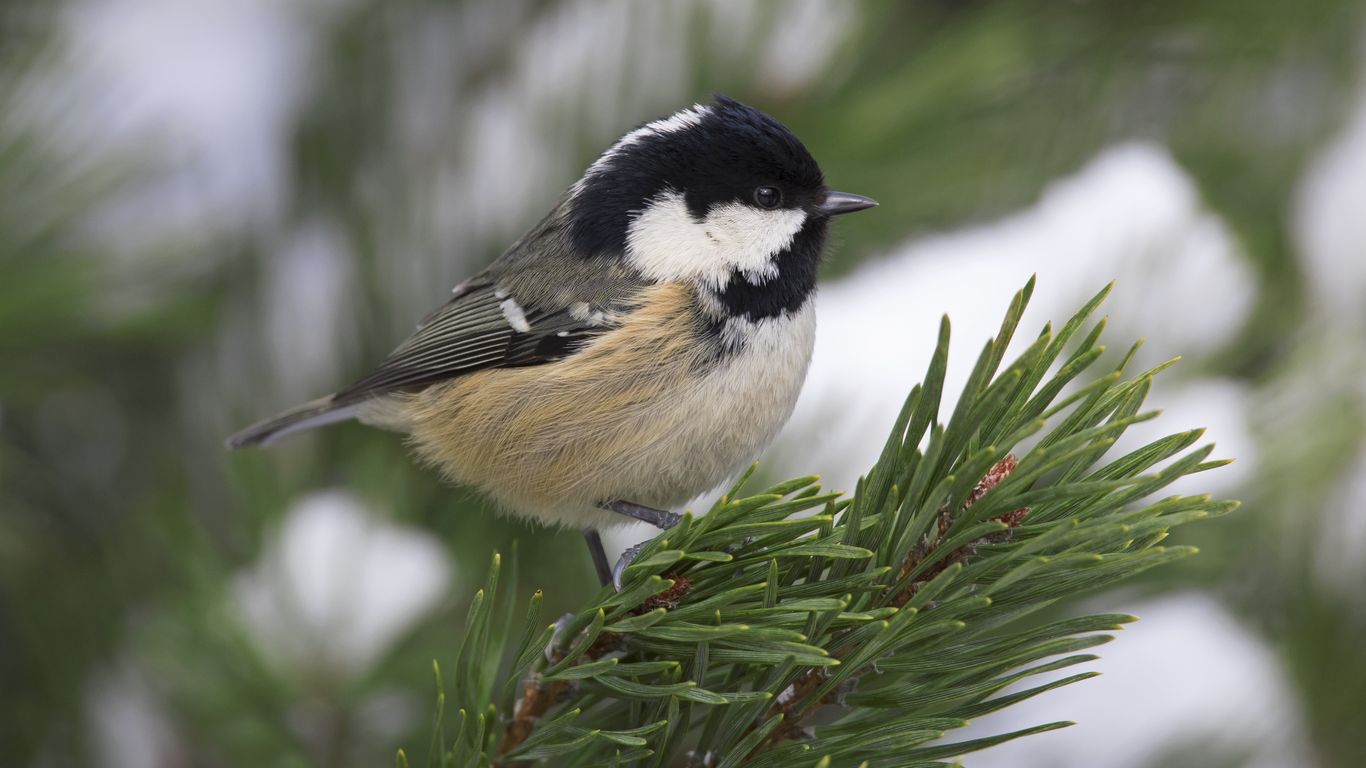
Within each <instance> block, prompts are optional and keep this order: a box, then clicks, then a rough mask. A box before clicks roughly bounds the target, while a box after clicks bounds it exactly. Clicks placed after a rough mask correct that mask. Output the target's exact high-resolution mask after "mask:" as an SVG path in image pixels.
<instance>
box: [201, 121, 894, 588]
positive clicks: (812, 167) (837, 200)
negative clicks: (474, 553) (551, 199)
mask: <svg viewBox="0 0 1366 768" xmlns="http://www.w3.org/2000/svg"><path fill="white" fill-rule="evenodd" d="M875 205H877V203H876V202H875V201H874V200H872V199H871V198H868V197H864V196H862V195H856V194H851V193H846V192H836V191H832V190H830V189H829V188H828V187H827V186H826V183H825V177H824V174H823V173H822V171H821V169H820V166H819V165H818V164H817V163H816V161H815V159H814V158H813V157H812V156H811V154H810V153H809V152H808V151H807V149H806V147H805V146H803V145H802V143H801V141H800V140H798V139H797V137H796V136H795V135H794V134H793V133H792V132H791V131H790V130H788V129H787V128H786V127H785V126H784V125H783V124H782V123H780V122H778V121H777V120H776V119H774V118H773V117H771V116H769V115H767V114H765V113H764V112H762V111H760V110H758V109H755V108H754V107H751V106H748V105H746V104H743V103H741V102H739V101H736V100H734V99H731V98H728V97H726V96H724V95H717V96H715V97H714V98H713V100H712V101H711V102H709V103H706V104H701V103H699V104H694V105H692V106H690V107H687V108H684V109H682V110H680V111H678V112H676V113H674V114H672V115H669V116H668V117H664V118H660V119H656V120H653V121H650V122H647V123H644V124H642V125H640V126H639V127H637V128H635V129H634V130H631V131H630V132H628V133H626V134H625V135H624V136H622V137H621V138H620V139H618V140H617V141H616V142H615V143H613V144H612V145H611V146H610V147H608V149H607V150H606V151H604V152H603V153H602V155H601V156H599V157H598V158H597V159H596V160H595V161H594V162H593V163H592V164H591V165H590V166H589V167H588V169H587V170H586V171H585V172H584V174H583V176H582V177H581V178H580V179H579V180H578V181H576V182H574V184H573V185H571V186H570V187H569V189H568V190H567V191H566V192H564V193H563V194H562V195H561V196H560V198H559V200H558V201H557V202H556V204H555V205H554V207H553V208H552V209H551V210H550V212H549V213H548V214H546V216H545V217H544V218H542V219H541V220H540V222H539V223H538V224H536V225H535V226H533V227H532V228H531V229H530V231H528V232H527V233H526V234H525V235H523V236H522V237H521V238H520V239H519V240H517V241H516V242H515V243H513V244H512V246H511V247H509V248H508V249H507V250H506V251H505V252H503V254H502V255H501V256H499V257H498V258H497V259H495V260H494V261H493V262H492V263H491V264H490V265H489V266H488V267H487V268H486V269H484V270H483V271H481V272H478V273H477V274H475V275H473V276H472V277H470V278H468V279H466V280H464V281H463V282H461V283H460V284H458V285H456V286H455V288H454V289H453V291H452V295H451V296H450V297H449V299H448V300H447V301H445V303H444V304H441V305H440V306H439V307H437V308H436V309H435V311H433V312H431V313H430V314H429V315H427V317H426V318H425V319H423V320H422V321H421V323H419V324H418V326H417V330H416V331H415V332H414V333H413V334H412V335H411V336H410V337H409V338H407V339H406V340H405V341H403V342H402V343H401V344H399V345H398V346H397V347H396V348H395V349H394V350H393V352H391V353H390V354H389V355H388V356H387V357H385V358H384V359H383V360H382V361H380V362H379V364H378V365H377V366H376V367H375V368H374V369H373V370H372V371H371V372H370V373H368V374H367V375H365V376H363V377H362V378H360V379H358V380H356V381H354V382H352V383H351V384H349V385H347V386H345V387H342V388H341V389H339V390H337V391H336V392H334V393H333V394H330V395H327V396H325V397H321V398H318V399H316V400H312V401H310V402H307V403H304V404H302V405H300V406H297V407H295V408H292V409H290V410H287V411H285V412H283V413H281V414H279V415H277V416H274V417H272V418H269V419H266V420H264V421H261V422H258V423H256V424H254V425H252V426H250V427H247V428H246V429H244V430H242V431H240V432H238V433H236V434H234V435H232V436H231V437H229V438H228V440H227V446H228V447H229V448H232V449H239V448H246V447H251V446H266V445H270V444H272V443H274V442H276V441H277V440H279V439H281V438H282V437H285V436H286V435H291V434H294V433H297V432H300V431H303V430H308V429H313V428H315V427H320V426H323V425H327V424H334V423H337V422H341V421H347V420H358V421H360V422H362V423H365V424H369V425H372V426H376V427H380V428H383V429H388V430H393V431H397V432H400V433H402V434H405V435H406V436H407V441H408V442H409V444H410V446H411V449H412V451H413V452H414V453H415V454H416V456H417V457H418V459H419V460H420V461H422V462H423V463H425V464H427V465H430V466H432V467H434V468H436V469H437V470H439V471H440V472H441V473H442V474H443V475H444V476H445V477H446V478H447V479H448V480H450V481H452V482H454V483H456V484H460V485H464V486H469V487H473V488H476V489H478V490H479V491H481V492H483V493H484V494H486V495H487V496H488V497H489V498H490V499H492V500H493V501H494V502H495V503H496V504H497V506H498V507H500V508H501V509H502V510H504V511H506V512H508V513H510V514H512V515H514V516H519V517H522V518H526V519H530V520H533V521H539V522H541V523H546V524H550V525H553V526H561V527H577V528H579V529H581V530H582V531H583V534H584V537H585V539H586V541H587V543H588V548H589V551H590V555H591V557H592V560H593V565H594V567H595V570H596V571H597V574H598V577H599V578H600V579H601V580H602V581H603V582H604V583H607V582H608V581H613V580H616V582H617V584H618V588H620V581H619V579H620V575H621V568H622V567H623V565H624V562H625V558H626V557H627V556H629V554H630V553H629V552H628V555H627V556H623V560H619V561H618V563H617V567H616V568H615V569H613V568H611V567H609V565H608V562H607V557H606V554H605V552H604V550H603V546H602V540H601V535H600V531H601V530H603V529H606V528H610V527H613V526H616V525H619V524H621V523H629V522H631V521H633V520H642V521H645V522H647V523H650V524H652V525H654V526H656V527H659V528H668V527H671V526H672V525H674V524H676V523H677V521H678V520H679V519H680V516H679V515H678V513H677V512H674V511H672V510H675V509H677V508H680V507H681V506H682V505H684V504H686V503H687V502H688V501H690V500H692V499H695V498H697V497H698V496H700V495H702V494H704V493H706V492H707V491H710V490H712V489H715V488H717V487H719V486H721V485H722V484H723V483H725V482H727V481H728V480H731V479H733V478H734V477H735V476H736V475H737V474H738V473H739V472H740V471H741V470H742V469H743V468H745V467H746V466H748V465H749V464H750V463H752V462H753V460H754V459H755V457H756V456H757V455H758V454H759V453H760V452H761V451H762V450H763V449H764V448H765V447H766V446H767V445H768V443H769V442H770V441H771V440H772V439H773V438H774V437H775V436H776V434H777V433H778V431H779V430H780V429H781V427H782V426H783V425H784V424H785V423H786V421H787V420H788V418H789V417H790V416H791V414H792V410H793V407H794V406H795V404H796V401H797V396H798V394H799V392H800V391H801V388H802V384H803V382H804V380H805V378H806V371H807V367H808V364H809V362H810V359H811V353H812V349H813V346H814V342H815V330H816V317H815V306H814V304H815V302H814V296H815V293H816V277H817V270H818V268H819V266H820V263H821V261H822V258H823V253H824V250H825V247H826V239H827V237H826V236H827V231H828V228H829V224H830V221H831V219H833V218H834V217H836V216H840V215H843V214H846V213H851V212H854V211H860V210H864V209H866V208H871V207H873V206H875Z"/></svg>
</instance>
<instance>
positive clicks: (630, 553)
mask: <svg viewBox="0 0 1366 768" xmlns="http://www.w3.org/2000/svg"><path fill="white" fill-rule="evenodd" d="M647 543H648V542H644V541H642V542H640V543H639V544H632V545H631V546H629V547H627V548H626V551H624V552H622V553H621V557H618V558H617V562H616V565H613V566H612V587H613V588H614V589H616V591H618V592H620V591H621V579H622V576H623V575H625V573H626V568H627V567H628V566H629V565H630V564H631V562H632V561H633V560H635V559H636V555H639V554H640V550H641V549H644V547H645V545H646V544H647Z"/></svg>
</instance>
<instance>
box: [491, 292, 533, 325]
mask: <svg viewBox="0 0 1366 768" xmlns="http://www.w3.org/2000/svg"><path fill="white" fill-rule="evenodd" d="M498 308H499V309H501V310H503V317H504V318H506V319H507V321H508V325H510V326H512V329H513V330H514V331H517V332H519V333H529V332H530V331H531V323H528V322H527V321H526V313H525V312H523V311H522V305H521V304H518V303H517V300H516V299H503V301H502V302H501V303H499V304H498Z"/></svg>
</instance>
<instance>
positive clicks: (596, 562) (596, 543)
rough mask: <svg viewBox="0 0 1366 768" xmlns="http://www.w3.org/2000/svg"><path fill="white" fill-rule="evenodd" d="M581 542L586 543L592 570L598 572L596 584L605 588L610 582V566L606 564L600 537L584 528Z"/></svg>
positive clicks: (605, 553)
mask: <svg viewBox="0 0 1366 768" xmlns="http://www.w3.org/2000/svg"><path fill="white" fill-rule="evenodd" d="M583 540H584V541H585V542H587V543H588V554H589V555H591V556H592V557H593V569H594V570H595V571H597V572H598V583H600V584H602V585H603V586H606V585H607V584H608V583H609V582H611V581H612V566H610V565H608V564H607V551H606V550H604V549H603V548H602V536H601V535H600V534H599V533H598V532H597V531H595V530H593V529H592V528H584V529H583Z"/></svg>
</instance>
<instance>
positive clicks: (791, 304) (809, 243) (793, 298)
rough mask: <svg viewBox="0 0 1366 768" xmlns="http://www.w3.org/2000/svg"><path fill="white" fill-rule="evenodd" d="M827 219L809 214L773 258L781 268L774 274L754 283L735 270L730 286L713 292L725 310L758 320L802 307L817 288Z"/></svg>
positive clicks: (724, 311) (734, 315) (722, 309)
mask: <svg viewBox="0 0 1366 768" xmlns="http://www.w3.org/2000/svg"><path fill="white" fill-rule="evenodd" d="M827 222H828V220H827V219H826V218H825V217H824V216H816V215H811V214H808V215H807V217H806V223H805V224H803V225H802V228H801V229H800V230H799V231H798V232H797V235H796V237H794V238H792V243H791V244H789V245H788V247H787V248H785V249H783V250H782V251H781V252H779V253H778V254H777V255H776V256H774V257H773V261H774V264H775V265H776V266H777V267H778V270H777V272H778V274H776V275H774V276H773V277H770V278H768V279H767V280H764V281H763V282H760V283H753V282H750V280H749V279H748V278H747V277H746V276H745V275H744V274H743V273H741V272H740V271H738V270H737V271H734V272H732V273H731V275H730V280H729V281H728V282H727V283H726V286H725V287H724V288H722V289H721V290H719V291H716V292H715V293H714V294H713V295H714V296H715V298H716V301H717V303H718V304H719V305H720V308H721V311H722V312H723V313H724V314H725V315H726V316H728V317H738V318H743V319H746V320H750V321H752V322H757V321H759V320H765V319H768V318H771V317H778V316H779V315H782V314H785V313H788V312H795V311H796V310H798V309H800V308H801V307H802V305H803V304H805V303H806V301H807V299H809V298H810V297H811V294H812V293H814V292H815V290H816V272H817V270H818V269H819V267H820V260H821V250H822V249H823V248H824V247H825V230H826V224H827Z"/></svg>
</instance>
